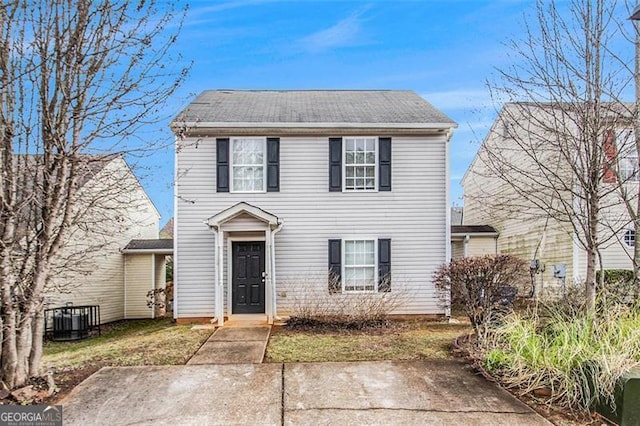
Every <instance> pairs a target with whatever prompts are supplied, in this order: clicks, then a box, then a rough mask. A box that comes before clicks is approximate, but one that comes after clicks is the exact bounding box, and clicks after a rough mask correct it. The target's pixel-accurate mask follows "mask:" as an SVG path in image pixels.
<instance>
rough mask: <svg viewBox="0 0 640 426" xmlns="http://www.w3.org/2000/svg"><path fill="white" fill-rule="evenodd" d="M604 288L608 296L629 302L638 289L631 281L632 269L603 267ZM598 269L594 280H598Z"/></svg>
mask: <svg viewBox="0 0 640 426" xmlns="http://www.w3.org/2000/svg"><path fill="white" fill-rule="evenodd" d="M603 272H604V281H603V284H604V289H605V290H606V292H607V295H608V297H609V298H614V299H617V300H619V301H621V302H625V303H631V302H633V300H634V299H636V298H637V295H638V289H637V288H636V287H635V286H634V283H633V271H632V270H629V269H605V270H604V271H603ZM600 275H601V274H600V271H599V270H598V271H596V282H597V283H599V282H600Z"/></svg>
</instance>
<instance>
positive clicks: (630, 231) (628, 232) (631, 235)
mask: <svg viewBox="0 0 640 426" xmlns="http://www.w3.org/2000/svg"><path fill="white" fill-rule="evenodd" d="M627 235H629V237H627ZM631 239H633V244H629V240H631ZM635 241H636V231H634V230H633V229H626V230H625V231H624V234H622V242H623V244H624V245H625V247H629V248H633V247H634V245H635Z"/></svg>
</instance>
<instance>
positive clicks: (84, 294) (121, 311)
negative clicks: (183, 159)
mask: <svg viewBox="0 0 640 426" xmlns="http://www.w3.org/2000/svg"><path fill="white" fill-rule="evenodd" d="M85 159H86V160H87V161H86V168H85V171H84V172H83V175H82V178H81V180H80V184H81V187H80V189H79V193H78V201H77V205H76V208H77V209H78V211H79V212H80V213H79V214H78V215H77V219H76V221H75V224H74V225H73V226H72V227H71V229H70V230H69V235H68V237H67V238H66V243H65V244H64V248H63V250H62V253H61V254H60V256H58V258H59V262H58V265H57V267H56V270H55V271H56V272H55V274H53V277H52V278H51V280H50V282H49V284H48V288H47V292H46V299H45V300H46V302H47V307H49V308H54V307H61V306H69V305H73V306H81V305H99V306H100V321H101V322H102V323H106V322H110V321H115V320H119V319H123V318H152V317H153V310H152V309H151V308H150V307H148V306H147V300H146V295H147V292H149V291H150V290H153V289H155V288H160V287H164V268H165V265H164V256H165V255H167V254H171V252H172V246H173V242H172V240H164V241H165V242H163V243H157V241H158V240H157V238H158V220H159V218H160V215H159V213H158V211H157V209H156V208H155V206H154V205H153V203H152V201H151V200H150V199H149V197H148V196H147V194H146V192H145V191H144V189H143V188H142V186H141V185H140V183H139V182H138V180H137V178H136V176H135V175H134V174H133V172H132V171H131V169H130V168H129V166H128V165H127V163H126V162H125V160H124V159H123V158H122V157H120V156H110V157H88V156H87V157H86V158H85ZM132 240H133V241H132ZM141 240H142V241H141Z"/></svg>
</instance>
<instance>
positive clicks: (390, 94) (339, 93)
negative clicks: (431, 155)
mask: <svg viewBox="0 0 640 426" xmlns="http://www.w3.org/2000/svg"><path fill="white" fill-rule="evenodd" d="M182 122H187V123H195V122H201V123H202V122H206V123H269V124H277V123H282V124H284V123H310V124H313V123H338V124H339V123H370V124H374V123H375V124H418V123H420V124H425V123H427V124H428V123H433V124H447V125H450V126H452V127H453V126H455V125H456V123H455V122H454V121H453V120H451V119H450V118H449V117H447V116H446V115H445V114H443V113H442V112H440V111H439V110H437V109H436V108H434V107H433V106H432V105H431V104H430V103H429V102H427V101H425V100H424V99H423V98H421V97H420V96H418V94H416V93H415V92H412V91H409V90H207V91H205V92H202V93H201V94H200V95H199V96H198V97H197V98H196V99H195V100H194V101H193V102H191V104H189V106H187V108H186V109H185V110H184V111H182V112H181V113H180V114H179V115H178V117H176V119H175V120H174V123H175V124H178V123H182Z"/></svg>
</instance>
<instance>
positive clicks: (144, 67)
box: [0, 0, 188, 388]
mask: <svg viewBox="0 0 640 426" xmlns="http://www.w3.org/2000/svg"><path fill="white" fill-rule="evenodd" d="M184 13H185V11H184V10H182V9H180V8H175V7H174V6H173V5H172V2H167V3H166V4H164V3H160V2H157V1H155V0H151V1H143V0H140V1H133V0H119V1H109V0H74V1H65V0H50V1H34V0H7V1H3V2H2V3H1V4H0V302H1V309H0V325H1V332H2V339H1V342H2V344H1V348H0V370H1V371H0V379H1V380H2V381H3V382H4V383H5V385H6V386H8V387H10V388H12V387H16V386H19V385H22V384H24V383H25V381H26V380H27V379H28V377H29V376H33V375H37V374H38V373H39V366H40V358H41V354H42V339H43V301H44V292H45V290H46V286H47V285H48V284H49V283H50V282H51V281H52V278H54V277H55V275H56V274H57V273H60V272H61V270H63V269H65V268H70V267H72V265H73V264H74V262H73V261H72V258H74V257H76V258H77V257H82V255H83V254H84V255H87V254H88V253H90V252H91V250H92V247H91V245H90V244H83V247H82V248H81V250H83V251H82V252H80V253H76V256H67V257H65V258H62V253H63V252H65V253H69V250H70V249H71V247H69V246H70V244H69V241H70V240H69V238H70V234H71V233H72V232H77V230H78V229H81V230H83V232H84V233H85V235H89V236H91V233H92V232H99V231H98V229H100V228H101V226H100V224H101V222H106V221H108V220H111V217H109V216H108V215H107V214H106V211H107V210H108V209H107V207H106V205H107V204H108V203H106V204H105V203H104V200H109V202H110V203H111V204H110V207H113V203H115V202H126V201H127V197H126V196H123V194H122V192H124V191H123V190H119V192H118V190H117V189H114V188H113V187H110V185H102V188H100V186H101V185H96V186H95V187H93V188H92V191H91V192H89V191H85V192H84V193H83V188H84V184H85V181H86V179H87V176H90V175H91V173H92V170H93V165H92V164H93V163H95V162H97V161H106V160H108V159H109V158H112V157H113V156H114V155H117V154H119V155H124V154H128V153H129V154H134V153H138V154H141V153H145V152H148V149H149V145H147V144H144V145H143V144H142V143H138V142H137V141H138V140H139V139H138V138H135V137H132V136H133V135H135V133H136V132H137V131H139V130H140V129H142V128H143V127H145V126H149V125H152V124H154V123H157V122H158V121H159V120H160V119H161V118H163V117H161V116H160V112H161V110H162V108H163V107H164V105H165V103H166V101H167V98H168V97H169V96H171V95H172V94H173V93H174V91H175V90H176V88H177V87H178V86H179V84H180V83H181V82H182V80H183V79H184V78H185V76H186V74H187V71H188V66H187V67H182V66H178V65H176V64H179V63H181V61H180V60H179V57H178V56H177V55H174V54H173V53H172V50H171V49H172V46H173V45H174V44H175V41H176V37H177V34H178V32H179V29H180V26H181V23H182V21H183V19H184ZM89 154H91V155H89ZM80 201H82V202H80ZM101 203H102V204H101ZM101 207H102V210H100V209H101ZM96 209H98V213H97V214H96ZM89 210H92V212H91V214H90V215H89V214H87V212H88V211H89ZM103 224H104V223H103ZM73 230H76V231H73ZM102 232H107V231H105V230H104V227H102ZM111 232H114V230H113V229H112V230H111ZM115 232H117V231H115ZM88 239H89V240H91V239H92V238H91V237H89V238H88ZM93 239H95V240H98V238H93ZM59 290H63V289H59Z"/></svg>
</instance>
